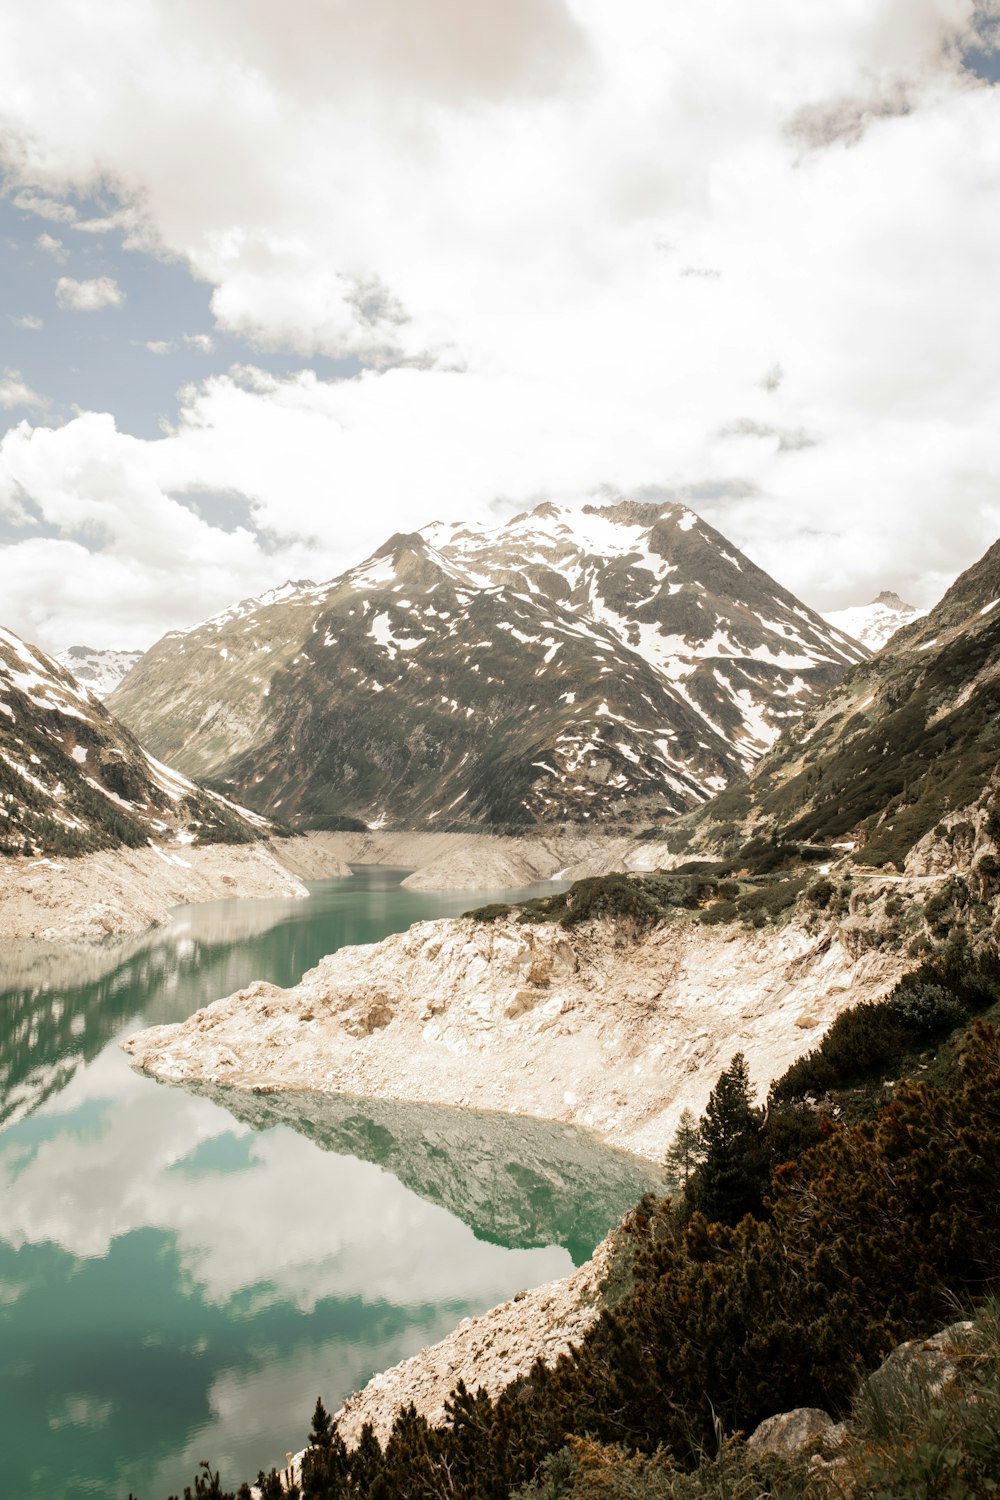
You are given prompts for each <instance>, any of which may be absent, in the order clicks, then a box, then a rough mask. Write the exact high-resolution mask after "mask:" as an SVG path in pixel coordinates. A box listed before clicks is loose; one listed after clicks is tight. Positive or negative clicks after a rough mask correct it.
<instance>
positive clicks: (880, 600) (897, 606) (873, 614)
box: [823, 589, 927, 651]
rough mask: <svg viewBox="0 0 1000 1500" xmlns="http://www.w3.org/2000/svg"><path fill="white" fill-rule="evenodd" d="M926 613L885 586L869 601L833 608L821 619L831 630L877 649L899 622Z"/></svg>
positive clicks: (870, 648) (900, 623)
mask: <svg viewBox="0 0 1000 1500" xmlns="http://www.w3.org/2000/svg"><path fill="white" fill-rule="evenodd" d="M926 614H927V610H926V609H917V608H916V606H915V605H913V604H905V603H904V602H903V600H902V599H901V598H900V597H899V595H898V594H896V593H893V592H892V590H891V589H885V590H883V592H882V593H881V594H879V595H878V597H877V598H875V599H873V600H872V602H871V603H870V604H858V605H855V606H853V607H852V608H850V609H838V610H834V611H833V612H832V613H831V614H826V615H824V616H823V618H824V619H825V620H826V621H827V623H828V624H830V625H833V626H834V628H835V629H837V630H842V631H843V632H844V634H845V635H849V636H851V637H852V638H853V639H854V640H856V641H860V642H861V644H862V645H863V646H867V647H868V649H869V651H881V649H882V647H883V646H884V645H885V643H886V641H888V640H890V639H891V638H892V637H893V636H894V635H895V634H896V631H897V630H899V629H901V627H902V626H903V625H909V623H910V622H911V620H922V619H923V617H924V615H926Z"/></svg>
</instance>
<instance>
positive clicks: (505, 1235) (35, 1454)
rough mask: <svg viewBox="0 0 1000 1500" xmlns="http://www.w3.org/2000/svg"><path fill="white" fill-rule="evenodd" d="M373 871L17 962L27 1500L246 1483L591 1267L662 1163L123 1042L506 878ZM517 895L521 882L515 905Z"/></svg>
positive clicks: (526, 1128)
mask: <svg viewBox="0 0 1000 1500" xmlns="http://www.w3.org/2000/svg"><path fill="white" fill-rule="evenodd" d="M404 873H405V872H402V871H391V870H385V869H378V870H374V869H368V870H358V871H356V872H355V874H354V875H353V877H352V878H351V879H350V880H346V881H337V882H325V883H323V884H322V885H317V886H313V887H312V888H311V894H310V898H309V900H307V901H291V900H289V901H254V902H250V901H232V902H218V903H213V904H211V905H207V906H198V907H187V908H180V909H178V910H177V911H176V912H175V913H174V914H173V918H172V920H171V921H170V923H169V924H168V925H166V926H165V927H162V928H159V929H157V930H156V931H155V932H153V933H151V934H147V935H144V936H143V938H142V939H136V940H132V941H130V942H128V943H126V944H119V945H117V946H111V947H107V948H104V947H102V948H98V949H71V950H70V949H65V948H62V949H60V948H58V947H56V946H54V945H49V946H45V945H42V944H36V943H18V944H7V945H5V947H4V950H3V955H2V957H0V1454H2V1464H3V1473H4V1490H5V1493H7V1494H11V1495H16V1496H18V1497H19V1500H36V1497H37V1500H84V1497H101V1500H103V1497H115V1500H119V1497H120V1500H126V1497H127V1496H128V1494H129V1491H130V1490H131V1491H133V1492H134V1493H135V1494H136V1495H138V1496H139V1500H165V1497H166V1496H167V1495H168V1494H171V1493H177V1492H181V1491H182V1490H183V1487H184V1485H185V1484H186V1483H190V1482H191V1480H192V1477H193V1474H194V1471H195V1469H196V1468H197V1465H198V1462H199V1461H200V1460H201V1459H202V1458H209V1459H211V1461H212V1463H213V1465H214V1466H217V1467H220V1468H221V1470H222V1475H223V1479H224V1481H225V1482H226V1483H228V1484H236V1483H238V1482H239V1481H240V1480H241V1479H243V1478H253V1477H254V1476H255V1475H256V1473H257V1470H258V1469H259V1468H261V1467H264V1468H270V1466H271V1465H272V1464H274V1463H280V1462H282V1461H283V1460H284V1456H285V1454H286V1452H288V1451H290V1450H294V1449H298V1448H300V1447H302V1446H303V1444H304V1442H305V1438H306V1433H307V1431H308V1425H309V1417H310V1414H311V1411H312V1407H313V1405H314V1403H315V1400H316V1397H317V1395H322V1397H323V1399H324V1401H325V1402H326V1404H327V1406H328V1407H329V1409H330V1410H333V1409H334V1408H335V1407H336V1406H337V1405H338V1404H339V1401H340V1399H341V1398H342V1397H343V1396H344V1395H346V1394H347V1393H348V1392H350V1391H352V1390H355V1389H357V1388H358V1387H359V1386H361V1385H363V1384H364V1383H365V1381H366V1380H367V1379H368V1378H369V1376H370V1375H371V1374H372V1373H373V1372H374V1371H376V1370H379V1369H383V1368H385V1367H386V1366H388V1365H391V1364H395V1363H396V1362H397V1361H398V1360H400V1359H404V1358H406V1356H407V1355H409V1354H412V1353H414V1352H415V1351H416V1350H417V1349H419V1348H420V1347H421V1346H422V1345H424V1344H426V1343H430V1342H433V1341H435V1340H436V1339H439V1338H441V1337H443V1336H444V1335H445V1334H446V1333H448V1332H449V1331H450V1330H451V1329H452V1328H453V1327H454V1326H455V1325H456V1324H457V1323H458V1322H459V1321H460V1320H461V1319H462V1318H464V1317H466V1316H468V1315H470V1314H473V1313H476V1312H480V1311H483V1310H485V1309H486V1308H488V1307H491V1306H493V1305H494V1304H495V1303H497V1302H499V1301H502V1300H504V1299H506V1298H508V1297H510V1296H512V1295H513V1293H514V1292H516V1291H517V1290H518V1289H519V1288H521V1287H528V1286H532V1285H535V1284H537V1283H539V1282H542V1281H547V1280H550V1279H551V1278H553V1277H556V1276H561V1275H565V1274H566V1273H567V1272H569V1271H570V1270H571V1269H572V1266H573V1265H574V1264H579V1263H580V1262H581V1261H582V1260H584V1259H586V1258H587V1256H588V1255H589V1254H590V1252H591V1250H592V1249H593V1247H594V1245H595V1244H596V1243H597V1242H598V1240H599V1239H601V1238H602V1236H603V1235H604V1234H605V1233H606V1232H607V1230H608V1229H609V1228H610V1227H611V1225H612V1224H613V1223H615V1222H616V1221H617V1219H618V1218H619V1217H620V1216H621V1214H622V1213H623V1212H624V1211H625V1210H626V1209H627V1208H628V1207H629V1206H630V1204H632V1203H634V1202H635V1201H636V1200H637V1198H638V1197H639V1196H640V1195H641V1194H642V1193H643V1192H644V1191H646V1190H647V1189H648V1188H651V1187H656V1186H657V1185H658V1184H657V1180H656V1176H655V1172H654V1170H653V1169H652V1168H651V1167H647V1166H646V1165H644V1164H643V1163H641V1162H639V1161H637V1160H635V1159H634V1158H632V1157H628V1156H625V1155H622V1154H620V1153H617V1152H613V1151H609V1150H607V1149H605V1148H602V1147H601V1146H600V1145H599V1144H598V1143H596V1142H595V1141H594V1140H592V1139H591V1138H590V1137H589V1136H587V1135H586V1134H584V1133H581V1132H577V1131H573V1130H569V1129H566V1128H564V1127H562V1126H557V1125H549V1124H544V1123H542V1122H537V1121H530V1120H521V1119H516V1118H513V1117H509V1116H502V1115H489V1114H481V1113H470V1112H466V1111H459V1110H445V1109H433V1108H429V1107H425V1106H405V1105H390V1104H379V1103H377V1102H376V1101H364V1100H358V1099H348V1098H343V1097H334V1098H317V1097H316V1096H315V1095H296V1094H279V1095H269V1096H267V1097H266V1099H258V1098H255V1097H254V1096H251V1095H245V1094H235V1093H234V1094H227V1093H225V1092H224V1091H219V1090H215V1091H211V1090H209V1091H203V1092H200V1093H197V1092H189V1091H186V1090H183V1089H177V1088H168V1087H164V1086H162V1085H160V1084H158V1083H156V1082H155V1081H154V1080H152V1079H149V1078H146V1077H143V1076H141V1075H139V1074H137V1073H135V1072H133V1071H132V1070H131V1068H130V1067H129V1066H128V1062H127V1060H126V1058H125V1056H124V1054H123V1053H122V1052H121V1051H120V1049H119V1047H118V1041H119V1039H120V1038H121V1037H123V1036H125V1035H128V1034H129V1033H130V1032H132V1031H135V1030H137V1029H138V1028H140V1027H141V1026H144V1025H150V1024H153V1023H156V1022H163V1021H173V1020H181V1019H183V1018H185V1017H186V1016H188V1015H190V1014H191V1013H192V1012H193V1011H194V1010H196V1009H198V1007H199V1006H201V1005H204V1004H206V1003H207V1002H209V1001H210V1000H213V999H216V998H218V997H219V996H221V995H225V994H229V993H231V992H232V991H233V990H236V989H238V988H240V987H242V986H243V985H245V984H247V983H249V982H250V981H251V980H252V979H268V980H271V981H272V982H274V983H276V984H281V985H289V984H294V983H295V982H297V980H298V979H299V978H301V976H302V974H303V973H304V972H305V971H306V970H307V969H309V968H311V967H313V966H314V965H315V964H316V963H317V962H318V960H319V959H320V958H321V957H322V956H323V954H325V953H329V952H332V951H333V950H334V949H336V948H338V947H341V946H343V945H345V944H348V943H364V942H373V941H376V940H378V939H379V938H382V937H385V936H387V935H388V934H389V933H392V932H397V931H402V930H404V929H405V928H406V927H408V926H410V924H411V923H413V922H415V921H418V920H421V919H424V918H428V917H439V916H449V915H454V914H456V913H458V912H461V911H465V910H467V909H468V908H469V907H470V906H475V905H478V904H482V903H484V902H486V901H489V900H495V899H497V897H498V895H500V894H501V893H498V892H492V891H484V892H477V893H470V892H460V893H457V894H451V893H449V894H447V895H440V894H432V893H427V892H410V891H406V890H403V889H402V888H401V886H400V884H399V882H400V879H401V877H402V875H403V874H404ZM505 894H509V893H505Z"/></svg>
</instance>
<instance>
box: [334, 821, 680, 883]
mask: <svg viewBox="0 0 1000 1500" xmlns="http://www.w3.org/2000/svg"><path fill="white" fill-rule="evenodd" d="M305 837H306V838H307V839H308V840H309V841H310V842H311V843H312V844H313V845H314V846H316V847H319V848H324V849H328V850H329V851H330V852H331V853H333V854H335V855H337V856H338V857H339V858H340V859H343V860H346V861H347V862H348V863H349V864H364V865H390V866H394V867H395V868H397V869H403V870H411V871H412V872H413V873H412V874H410V875H408V876H407V877H406V879H405V880H404V881H403V885H404V886H406V887H407V888H408V889H410V890H418V891H474V890H479V891H482V890H504V889H507V890H513V889H515V888H517V887H523V886H527V885H532V884H533V883H534V882H535V881H538V880H555V879H558V880H580V879H582V878H583V877H584V876H587V875H606V874H608V873H609V872H610V871H612V870H655V869H668V868H669V867H670V866H671V865H673V864H676V863H677V859H676V857H675V856H674V855H671V854H670V853H669V851H668V850H667V848H666V846H665V845H664V844H662V843H653V842H647V841H645V840H642V839H634V838H633V837H632V836H631V835H629V834H617V835H616V834H600V833H593V834H587V833H580V832H579V831H578V830H577V831H574V832H569V833H566V832H559V831H556V830H553V831H552V832H551V833H537V834H536V833H530V834H527V833H526V834H516V835H510V836H500V835H494V834H488V833H426V832H423V833H406V832H403V833H382V832H379V831H377V830H370V831H369V832H368V833H310V834H307V835H305Z"/></svg>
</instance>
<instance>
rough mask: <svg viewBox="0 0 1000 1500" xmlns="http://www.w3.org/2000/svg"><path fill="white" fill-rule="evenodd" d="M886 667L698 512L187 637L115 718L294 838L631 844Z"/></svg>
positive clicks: (606, 520) (494, 548)
mask: <svg viewBox="0 0 1000 1500" xmlns="http://www.w3.org/2000/svg"><path fill="white" fill-rule="evenodd" d="M867 655H868V653H867V651H866V650H865V648H864V647H863V646H861V645H859V644H858V642H857V641H855V640H854V639H852V638H851V637H850V636H848V635H846V634H845V633H844V632H843V631H840V630H838V629H836V628H835V627H833V626H831V625H830V624H828V623H827V622H826V621H825V620H824V619H822V618H821V616H819V615H818V614H816V613H815V612H814V611H813V610H810V609H808V608H807V607H806V606H805V605H804V604H802V603H801V602H800V601H799V600H798V599H796V598H795V597H794V595H792V594H790V593H789V592H788V591H787V590H786V589H783V588H782V587H781V586H780V585H779V584H777V583H775V581H774V580H773V579H772V578H770V577H769V576H768V575H767V574H766V573H765V572H763V570H762V569H760V568H758V567H757V566H756V565H755V564H754V563H752V562H751V561H750V559H749V558H747V557H745V556H744V555H743V554H741V553H740V552H739V551H738V550H737V549H736V548H735V547H734V546H733V545H732V544H731V543H730V542H728V541H727V540H726V539H725V538H724V537H723V536H721V535H720V533H719V532H717V531H715V530H714V529H713V528H712V527H711V526H709V525H707V524H706V523H705V522H704V521H703V520H701V519H700V518H699V517H698V516H697V515H695V514H694V512H693V511H691V510H689V509H687V508H686V507H685V506H683V505H663V506H659V505H640V504H633V503H625V504H619V505H613V506H606V507H592V506H587V507H584V509H583V510H582V511H576V510H569V509H563V508H560V507H557V506H554V505H550V504H546V505H540V506H538V507H537V508H536V509H535V510H533V511H531V512H530V513H525V514H522V515H520V516H517V517H515V518H514V519H513V520H512V521H510V522H508V523H507V524H506V525H504V526H501V527H498V528H496V529H493V530H486V529H482V528H479V527H470V526H465V525H461V524H452V525H443V524H440V523H435V524H434V525H431V526H428V527H426V528H424V530H422V531H420V532H415V533H412V534H408V535H397V536H394V537H392V538H390V540H389V541H388V542H387V543H386V544H385V546H384V547H382V548H380V549H379V550H378V551H377V552H376V553H374V554H373V555H372V556H371V557H370V558H368V559H367V560H366V561H365V562H363V563H361V564H360V565H359V566H358V567H356V568H353V569H351V570H350V571H349V572H347V573H345V574H343V575H342V576H341V577H339V578H336V579H334V580H332V581H331V582H329V583H325V584H320V585H317V584H314V583H311V582H308V581H300V582H297V583H289V584H287V585H285V586H284V587H283V588H281V589H277V590H273V591H272V592H271V593H270V594H267V595H263V596H262V597H260V598H258V599H250V600H246V601H244V602H243V603H241V604H239V605H237V606H234V607H233V608H232V609H229V610H227V611H225V613H224V614H221V615H218V616H216V617H214V618H213V619H211V620H208V621H206V622H205V623H204V624H202V625H200V626H197V627H195V628H194V629H191V630H187V631H180V632H172V633H171V634H169V635H167V636H165V637H164V638H163V639H162V640H161V641H160V642H158V643H157V644H156V645H155V646H154V647H153V648H152V649H151V650H150V651H149V652H147V653H146V655H145V656H144V657H143V658H142V660H141V662H139V664H138V665H137V666H136V667H135V668H133V670H132V671H131V672H130V673H129V675H128V677H127V678H126V680H125V681H124V682H123V683H122V684H121V685H120V686H119V687H118V688H117V690H116V691H115V693H114V694H113V695H112V698H111V707H112V708H113V710H114V712H115V713H116V714H118V715H119V716H120V717H121V718H122V720H123V721H124V722H125V723H126V724H128V725H129V726H130V728H131V729H132V730H133V731H134V732H135V734H137V735H138V737H139V738H140V739H141V740H142V741H143V742H144V743H145V744H148V745H149V746H151V748H152V749H153V750H154V752H155V753H156V754H157V755H158V756H161V757H162V758H164V759H166V760H169V761H170V762H171V763H173V764H176V765H178V766H180V767H181V768H182V769H183V770H184V771H185V772H186V773H187V774H189V775H191V776H194V777H197V778H198V779H200V780H208V781H210V782H211V783H212V784H213V785H215V786H217V787H220V788H224V789H225V791H226V792H227V794H229V795H232V796H234V797H236V798H237V799H238V800H240V801H242V802H246V803H247V804H248V805H250V806H253V807H255V808H257V809H259V810H260V811H265V810H266V811H267V812H268V813H269V814H273V815H275V816H277V817H279V818H281V819H282V820H285V821H287V822H288V823H290V824H292V825H295V826H300V827H301V826H305V827H309V826H317V827H323V826H326V827H331V826H338V825H340V826H344V825H345V824H346V825H348V826H350V825H352V824H355V825H356V824H357V823H365V824H376V825H378V824H383V823H389V824H391V825H395V826H398V827H414V828H421V827H434V828H447V827H493V828H498V827H523V826H525V825H534V824H539V823H541V824H544V823H562V822H573V823H589V824H590V825H591V826H593V825H594V824H595V823H601V824H609V823H610V824H615V823H619V824H621V825H623V826H625V825H627V826H633V825H634V824H635V823H636V822H640V823H641V822H642V821H643V820H646V819H656V818H659V817H662V816H664V815H673V814H676V813H680V812H683V811H684V810H686V809H688V808H690V807H692V806H695V805H697V804H698V803H700V802H704V801H705V800H706V799H707V798H709V797H711V796H713V795H714V794H715V793H717V792H719V791H720V790H722V789H723V788H724V787H725V786H727V785H728V784H729V782H731V781H732V780H734V779H737V778H742V777H743V776H744V775H745V773H746V771H747V770H748V769H750V768H751V767H752V766H753V765H754V763H755V762H756V761H757V760H758V759H759V757H760V756H761V755H762V754H763V753H764V752H765V751H766V750H767V749H768V748H769V746H770V745H771V744H772V743H773V742H774V740H775V739H776V738H777V736H778V734H779V733H780V732H781V730H782V729H783V728H784V727H785V726H787V725H788V724H790V723H792V722H794V721H795V720H796V719H797V718H798V717H799V715H800V714H801V713H802V712H803V710H805V709H806V708H807V707H808V706H809V705H810V704H811V703H812V701H813V700H814V699H815V697H816V695H817V694H820V693H822V692H824V691H825V690H826V689H828V688H830V687H831V686H833V685H834V684H835V683H836V682H837V681H838V680H839V679H840V677H841V676H842V675H843V673H844V672H845V671H846V670H847V668H848V667H849V666H851V665H853V664H855V663H858V662H860V661H863V660H865V659H866V658H867Z"/></svg>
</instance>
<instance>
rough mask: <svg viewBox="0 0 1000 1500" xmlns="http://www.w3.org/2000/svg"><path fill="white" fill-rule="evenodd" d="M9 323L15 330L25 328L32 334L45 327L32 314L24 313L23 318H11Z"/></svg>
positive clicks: (39, 319)
mask: <svg viewBox="0 0 1000 1500" xmlns="http://www.w3.org/2000/svg"><path fill="white" fill-rule="evenodd" d="M11 321H12V322H13V324H14V326H15V328H26V329H28V330H30V331H32V332H34V331H36V330H37V329H39V328H44V327H45V324H44V323H43V322H42V320H41V318H36V317H35V315H34V313H25V314H24V316H23V317H20V318H13V319H12V320H11Z"/></svg>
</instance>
